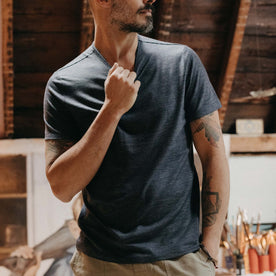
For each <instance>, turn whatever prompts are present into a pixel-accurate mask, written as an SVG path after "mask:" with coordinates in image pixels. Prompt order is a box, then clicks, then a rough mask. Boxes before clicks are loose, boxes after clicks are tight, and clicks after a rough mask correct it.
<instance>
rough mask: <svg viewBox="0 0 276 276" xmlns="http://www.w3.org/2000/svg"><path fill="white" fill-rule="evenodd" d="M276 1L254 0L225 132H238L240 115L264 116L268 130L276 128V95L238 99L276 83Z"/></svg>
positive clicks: (244, 116) (270, 131) (249, 116)
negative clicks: (255, 99) (237, 121)
mask: <svg viewBox="0 0 276 276" xmlns="http://www.w3.org/2000/svg"><path fill="white" fill-rule="evenodd" d="M275 15H276V1H275V0H252V4H251V9H250V13H249V17H248V21H247V27H246V30H245V36H244V40H243V44H242V50H241V55H240V59H239V63H238V67H237V71H236V75H235V79H234V83H233V89H232V92H231V98H230V102H229V106H228V112H227V114H226V119H225V123H224V127H223V130H224V132H230V133H234V132H235V120H236V119H237V118H262V119H264V122H265V132H267V133H273V132H276V98H275V97H271V98H270V99H267V101H264V100H263V101H254V102H252V101H247V102H245V103H235V102H234V99H237V98H241V97H246V96H249V92H250V91H256V90H259V89H269V88H272V87H273V86H274V87H275V86H276V20H275Z"/></svg>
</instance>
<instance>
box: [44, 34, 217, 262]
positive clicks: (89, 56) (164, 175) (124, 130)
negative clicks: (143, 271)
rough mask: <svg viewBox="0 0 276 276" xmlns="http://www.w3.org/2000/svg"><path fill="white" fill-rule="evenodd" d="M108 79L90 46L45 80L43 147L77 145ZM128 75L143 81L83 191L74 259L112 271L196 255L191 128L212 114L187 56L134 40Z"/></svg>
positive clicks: (201, 77) (203, 77)
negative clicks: (109, 265) (56, 142)
mask: <svg viewBox="0 0 276 276" xmlns="http://www.w3.org/2000/svg"><path fill="white" fill-rule="evenodd" d="M109 69H110V65H109V64H108V63H107V61H106V60H105V59H104V58H103V57H102V55H101V54H100V53H99V51H98V50H97V49H96V48H95V46H94V45H92V46H91V47H89V48H88V49H87V50H86V51H85V52H84V53H82V54H81V55H80V56H79V57H77V58H76V59H75V60H73V61H72V62H71V63H69V64H67V65H66V66H65V67H63V68H61V69H60V70H58V71H57V72H55V73H54V74H53V76H52V77H51V78H50V80H49V82H48V84H47V87H46V92H45V99H44V119H45V123H46V131H45V139H69V140H75V141H78V140H79V139H80V138H81V137H82V136H83V135H84V134H85V132H86V131H87V129H88V128H89V126H90V125H91V123H92V122H93V120H94V119H95V117H96V116H97V114H98V112H99V110H100V109H101V106H102V104H103V102H104V98H105V93H104V81H105V79H106V77H107V74H108V71H109ZM135 72H136V73H137V79H139V80H140V81H141V87H140V90H139V94H138V97H137V100H136V102H135V104H134V106H133V107H132V108H131V109H130V110H129V111H128V112H127V113H126V114H124V115H123V116H122V118H121V120H120V122H119V125H118V127H117V129H116V132H115V135H114V137H113V139H112V142H111V145H110V147H109V149H108V151H107V154H106V156H105V158H104V160H103V162H102V165H101V167H100V169H99V170H98V172H97V174H96V176H95V177H94V178H93V180H92V181H91V182H90V183H89V185H88V186H87V187H86V188H85V189H84V190H83V197H84V203H85V206H84V207H83V209H82V212H81V214H80V217H79V226H80V228H81V230H82V231H81V235H80V238H79V239H78V241H77V248H78V250H80V251H82V252H83V253H85V254H86V255H88V256H91V257H94V258H98V259H102V260H105V261H111V262H117V263H145V262H153V261H158V260H164V259H170V258H175V257H178V256H181V255H184V254H186V253H191V252H194V251H196V250H198V249H199V185H198V178H197V175H196V171H195V168H194V163H193V152H192V138H191V133H190V126H189V123H190V121H192V120H195V119H198V118H200V117H202V116H205V115H207V114H209V113H211V112H213V111H215V110H217V109H218V108H220V103H219V100H218V98H217V96H216V94H215V92H214V90H213V88H212V86H211V84H210V82H209V79H208V77H207V74H206V71H205V69H204V67H203V66H202V64H201V62H200V60H199V58H198V56H197V55H196V54H195V53H194V52H193V51H192V50H191V49H190V48H188V47H187V46H184V45H179V44H171V43H165V42H160V41H156V40H153V39H149V38H146V37H143V36H139V43H138V48H137V51H136V62H135ZM87 165H88V166H89V164H87ZM65 173H66V172H65ZM79 173H82V172H79Z"/></svg>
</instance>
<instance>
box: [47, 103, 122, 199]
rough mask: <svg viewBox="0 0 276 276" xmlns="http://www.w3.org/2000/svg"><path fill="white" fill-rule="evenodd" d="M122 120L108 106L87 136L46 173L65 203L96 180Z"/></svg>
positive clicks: (56, 193)
mask: <svg viewBox="0 0 276 276" xmlns="http://www.w3.org/2000/svg"><path fill="white" fill-rule="evenodd" d="M120 117H121V115H119V114H118V113H116V112H114V110H112V108H110V107H109V106H108V105H106V106H105V105H104V106H103V107H102V109H101V110H100V112H99V114H98V116H97V117H96V119H95V120H94V122H93V123H92V124H91V126H90V127H89V129H88V130H87V132H86V133H85V135H84V136H83V137H82V138H81V139H80V140H79V141H78V142H77V143H76V144H75V145H73V146H72V147H71V148H70V149H68V150H67V151H66V152H64V153H63V154H62V155H60V156H59V157H58V158H57V159H56V160H55V161H54V162H53V164H51V166H50V167H49V168H48V169H47V170H46V174H47V178H48V180H49V182H50V185H51V188H52V191H53V193H54V194H55V196H56V197H57V198H59V199H60V200H61V201H64V202H68V201H70V200H71V199H72V197H73V196H74V195H75V194H77V193H78V192H79V191H81V190H82V189H84V188H85V186H86V185H87V184H88V183H89V182H90V181H91V180H92V179H93V177H94V176H95V174H96V172H97V171H98V169H99V167H100V165H101V163H102V161H103V159H104V156H105V154H106V152H107V150H108V147H109V145H110V142H111V140H112V138H113V135H114V132H115V130H116V127H117V125H118V122H119V120H120ZM48 151H49V149H48ZM46 152H47V149H46Z"/></svg>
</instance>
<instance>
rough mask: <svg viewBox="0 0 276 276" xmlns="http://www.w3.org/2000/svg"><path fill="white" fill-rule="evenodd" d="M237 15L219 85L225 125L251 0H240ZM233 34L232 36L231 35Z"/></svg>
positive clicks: (221, 120)
mask: <svg viewBox="0 0 276 276" xmlns="http://www.w3.org/2000/svg"><path fill="white" fill-rule="evenodd" d="M238 3H239V4H238V7H237V15H234V18H236V22H235V27H234V29H233V34H231V33H230V39H229V42H228V43H229V46H230V47H229V53H227V54H226V58H225V70H223V71H222V75H221V77H220V84H219V87H218V94H219V98H220V101H221V104H222V107H221V109H220V110H219V117H220V124H221V126H223V124H224V120H225V115H226V112H227V107H228V101H229V98H230V94H231V91H232V85H233V81H234V77H235V72H236V69H237V64H238V60H239V57H240V52H241V47H242V41H243V36H244V31H245V26H246V22H247V18H248V14H249V10H250V6H251V0H240V2H238ZM231 36H232V37H231Z"/></svg>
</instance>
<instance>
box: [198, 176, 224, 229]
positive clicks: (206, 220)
mask: <svg viewBox="0 0 276 276" xmlns="http://www.w3.org/2000/svg"><path fill="white" fill-rule="evenodd" d="M211 180H212V177H211V176H210V177H207V176H206V173H204V174H203V183H202V226H203V228H204V227H208V226H212V225H213V224H215V222H216V218H217V214H218V213H219V210H220V207H221V202H222V201H221V199H220V198H219V193H218V192H214V191H211V188H210V182H211Z"/></svg>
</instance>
